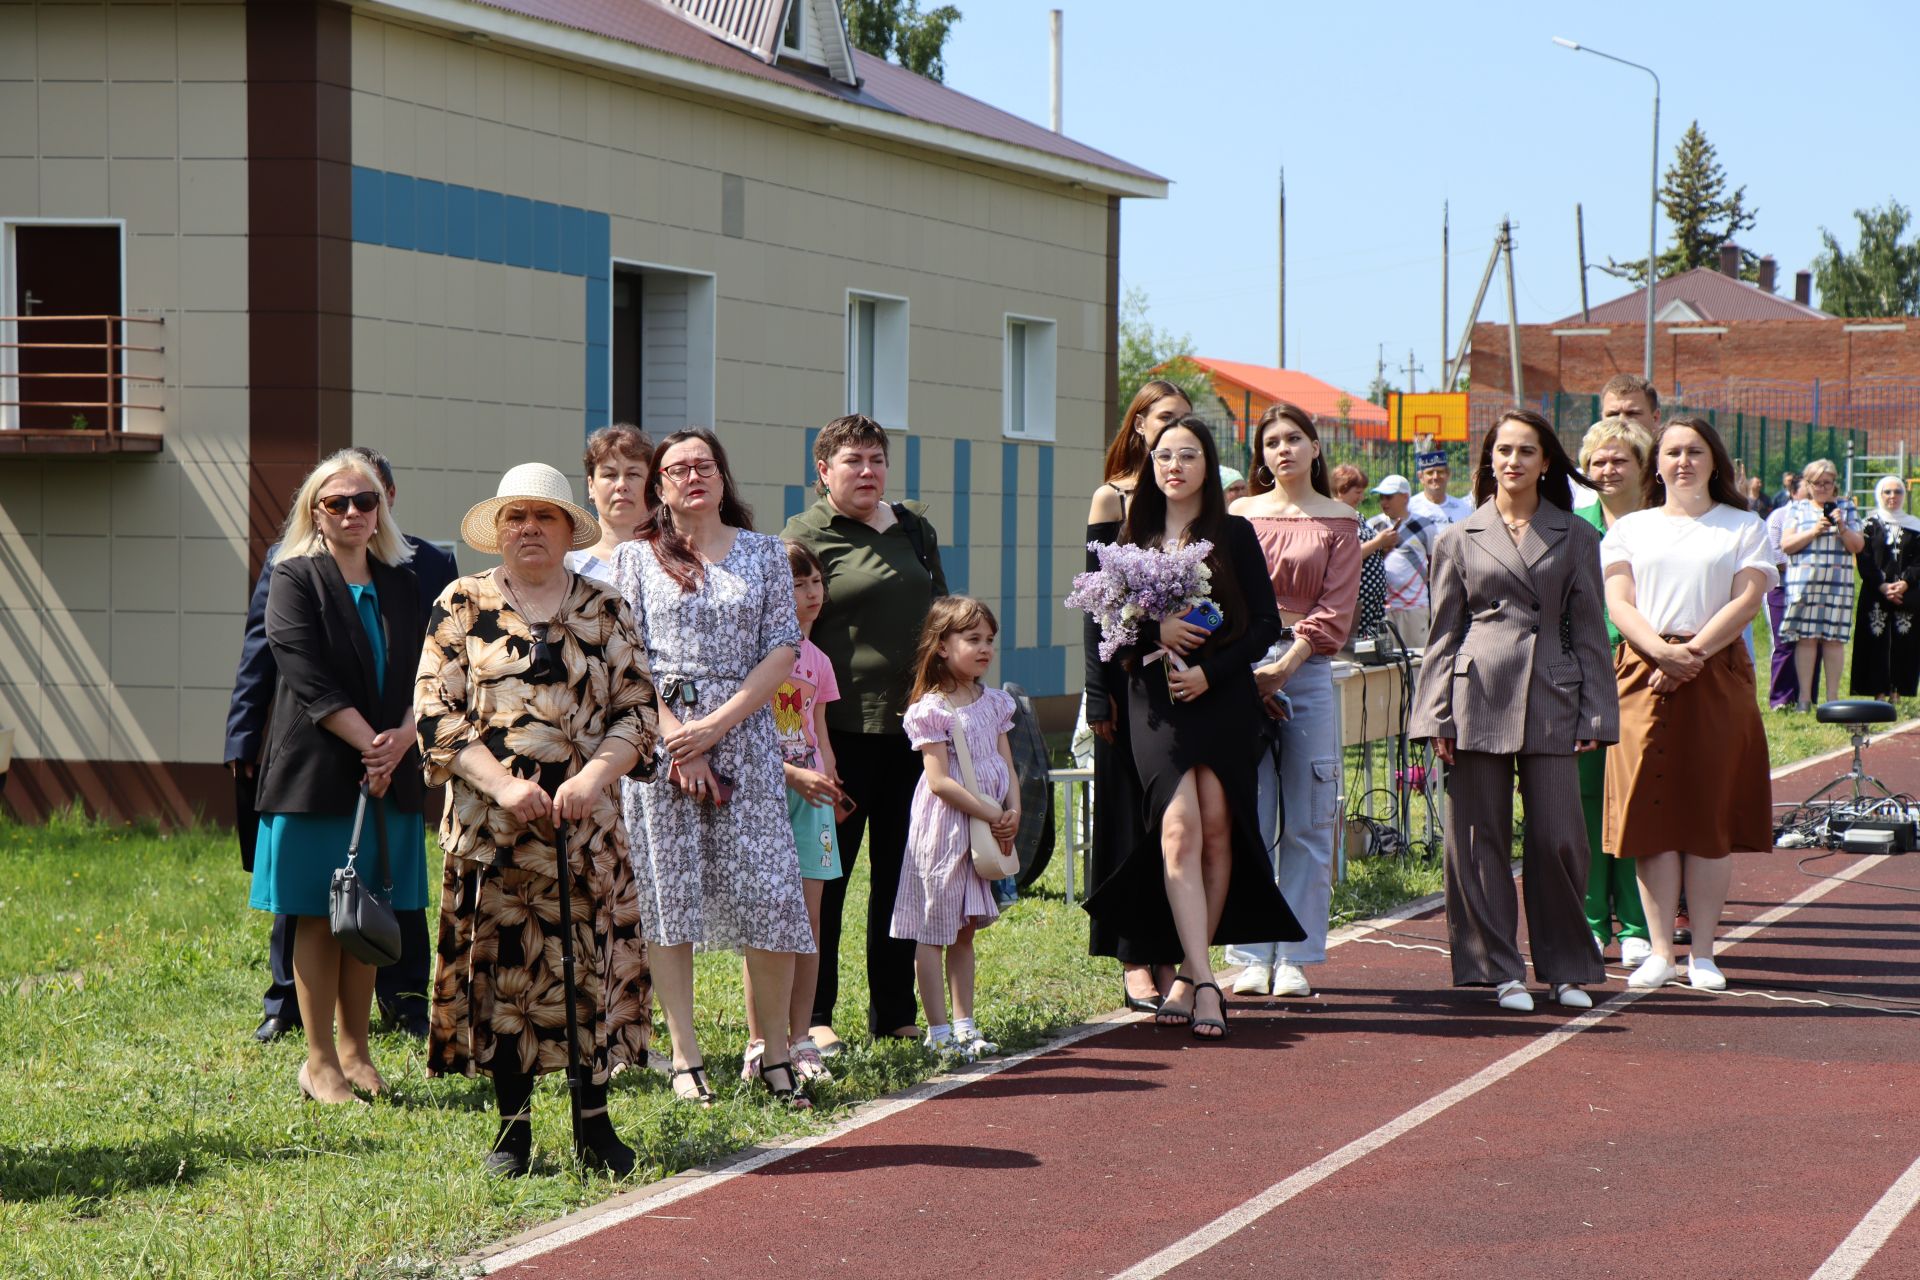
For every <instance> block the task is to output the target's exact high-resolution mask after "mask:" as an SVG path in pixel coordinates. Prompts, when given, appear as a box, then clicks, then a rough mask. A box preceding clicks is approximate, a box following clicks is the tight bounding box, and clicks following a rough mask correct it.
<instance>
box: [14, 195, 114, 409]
mask: <svg viewBox="0 0 1920 1280" xmlns="http://www.w3.org/2000/svg"><path fill="white" fill-rule="evenodd" d="M15 227H117V228H118V229H119V231H120V307H119V309H118V310H117V311H115V312H114V313H113V314H115V315H117V316H124V315H131V314H132V313H131V312H129V311H128V310H127V220H126V219H125V218H4V217H0V315H9V316H10V315H12V314H13V307H14V302H13V296H14V293H15V280H16V275H15V272H16V269H17V264H16V261H15V257H14V254H15V252H16V245H15V242H14V234H13V231H14V228H15ZM121 340H122V341H123V342H124V341H126V339H124V338H123V339H121ZM18 341H20V326H19V325H17V324H15V323H14V322H13V321H11V320H8V321H0V343H7V344H12V343H16V342H18ZM126 364H127V362H126V361H125V360H122V361H121V362H120V371H121V372H122V373H124V372H126ZM19 372H20V351H19V348H17V347H15V346H12V345H6V346H0V400H18V399H20V398H21V396H20V379H19V377H18V376H17V375H18V374H19ZM122 385H123V388H124V384H122ZM120 394H121V398H122V399H124V398H125V395H124V390H122V391H121V393H120ZM127 412H128V411H127V410H126V409H125V408H122V409H121V410H120V414H119V422H118V423H116V424H115V425H114V427H113V428H112V429H113V430H115V431H125V430H127ZM19 429H20V408H19V406H18V405H12V404H7V405H0V431H18V430H19Z"/></svg>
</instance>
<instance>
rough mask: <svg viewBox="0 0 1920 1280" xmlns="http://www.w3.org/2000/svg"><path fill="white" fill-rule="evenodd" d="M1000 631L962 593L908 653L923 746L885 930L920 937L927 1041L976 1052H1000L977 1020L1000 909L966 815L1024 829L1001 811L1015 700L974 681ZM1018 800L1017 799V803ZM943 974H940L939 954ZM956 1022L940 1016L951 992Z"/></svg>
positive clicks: (1008, 779) (1009, 837) (998, 833)
mask: <svg viewBox="0 0 1920 1280" xmlns="http://www.w3.org/2000/svg"><path fill="white" fill-rule="evenodd" d="M999 631H1000V624H999V623H998V622H996V621H995V620H994V616H993V611H992V610H991V609H989V608H987V606H986V605H984V604H982V603H980V601H978V600H975V599H972V598H971V597H968V596H945V597H942V598H941V599H939V600H935V601H934V602H933V608H932V609H931V610H929V611H928V613H927V624H926V629H925V630H924V631H922V632H921V633H920V648H919V651H918V652H917V653H916V654H915V656H914V664H913V691H912V693H910V694H909V695H908V703H909V705H908V707H907V712H906V715H905V716H904V717H903V718H902V722H903V724H904V725H905V727H906V731H907V738H908V740H909V741H911V742H912V743H913V745H914V746H916V747H918V748H919V749H920V753H921V755H922V756H923V757H924V758H925V761H926V770H925V772H924V773H923V774H922V775H921V778H920V783H919V785H918V786H916V787H915V788H914V790H913V810H912V818H911V821H910V824H909V826H908V829H907V854H906V862H905V865H904V866H903V867H902V868H901V873H900V892H899V895H898V896H897V897H895V898H894V902H893V922H892V926H891V928H890V929H889V932H890V933H892V935H893V936H894V937H896V938H907V939H911V940H913V941H914V942H917V943H919V944H920V946H919V949H918V950H917V951H916V952H915V953H914V971H915V974H916V976H917V977H918V978H919V982H920V1001H921V1003H922V1004H924V1005H925V1006H926V1008H927V1040H926V1043H927V1047H928V1048H930V1049H932V1050H934V1051H935V1052H937V1053H951V1054H955V1055H957V1056H960V1057H963V1058H969V1059H971V1058H977V1057H981V1056H984V1055H987V1054H993V1053H998V1052H999V1046H998V1045H996V1044H994V1043H992V1042H991V1041H989V1040H987V1039H985V1038H984V1037H982V1036H981V1034H980V1032H979V1029H978V1028H977V1027H976V1026H975V1025H974V1021H973V935H974V932H975V930H978V929H982V928H985V927H986V926H987V925H990V924H992V923H993V922H994V921H995V920H996V919H998V918H999V915H1000V912H999V909H998V908H997V907H995V906H994V902H993V889H992V887H991V886H990V885H989V884H988V883H987V882H986V881H985V880H983V879H981V878H980V877H979V876H978V875H976V874H975V873H974V870H973V859H972V857H971V856H970V854H969V853H968V848H967V846H968V829H967V828H968V822H967V820H968V818H969V817H977V818H982V819H984V820H986V821H987V822H988V823H990V824H991V825H992V827H993V835H994V838H995V839H996V840H998V841H999V842H1000V845H1001V847H1002V848H1010V847H1011V846H1012V844H1013V835H1014V832H1015V831H1017V830H1018V829H1019V827H1020V810H1019V809H1018V808H1017V807H1014V808H1003V807H1002V806H1003V805H1005V804H1007V803H1009V801H1008V797H1009V796H1013V797H1017V796H1018V795H1019V792H1018V791H1017V790H1015V789H1014V787H1013V780H1014V779H1013V752H1012V750H1011V748H1009V747H1008V746H1007V730H1008V729H1010V728H1012V727H1013V698H1012V697H1011V696H1010V695H1009V694H1007V693H1006V692H1005V691H1003V690H1000V689H989V688H986V687H985V686H983V685H982V684H981V683H980V677H982V676H983V675H985V674H986V672H987V667H988V666H989V665H990V664H991V663H992V662H993V641H994V637H995V636H996V635H997V634H998V633H999ZM956 733H965V734H966V742H967V747H968V751H969V755H970V757H971V760H972V764H973V772H974V783H975V785H976V786H978V787H979V788H980V791H981V792H982V793H984V794H982V795H975V794H974V793H972V792H970V791H968V790H967V788H966V786H965V785H964V784H963V783H962V782H961V781H960V764H959V759H958V757H957V755H956V754H955V752H954V749H953V742H954V735H955V734H956ZM1016 803H1017V802H1016ZM943 950H944V952H945V953H946V954H945V957H944V959H945V962H946V963H945V974H944V977H943V975H942V972H941V970H942V965H941V961H942V955H941V952H942V951H943ZM949 988H951V990H952V993H953V1014H954V1017H953V1022H952V1023H951V1024H949V1023H948V1022H947V1016H946V1009H947V992H948V989H949Z"/></svg>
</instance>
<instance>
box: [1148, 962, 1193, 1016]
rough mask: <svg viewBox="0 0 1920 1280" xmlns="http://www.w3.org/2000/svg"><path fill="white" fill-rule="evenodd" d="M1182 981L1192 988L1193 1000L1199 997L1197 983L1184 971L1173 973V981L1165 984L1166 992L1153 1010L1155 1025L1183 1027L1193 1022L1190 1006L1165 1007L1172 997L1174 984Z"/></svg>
mask: <svg viewBox="0 0 1920 1280" xmlns="http://www.w3.org/2000/svg"><path fill="white" fill-rule="evenodd" d="M1182 982H1184V983H1186V984H1187V985H1188V986H1189V987H1192V988H1193V998H1194V999H1195V1000H1198V999H1199V998H1200V988H1199V985H1198V984H1197V983H1195V982H1194V980H1193V979H1192V978H1189V977H1188V976H1187V975H1186V974H1184V973H1176V974H1174V975H1173V981H1172V982H1169V983H1168V984H1167V994H1166V995H1165V996H1164V997H1162V999H1161V1001H1160V1004H1159V1007H1158V1008H1156V1009H1155V1010H1154V1011H1153V1021H1154V1025H1155V1026H1161V1027H1184V1026H1187V1025H1189V1024H1191V1023H1192V1022H1193V1010H1192V1009H1191V1008H1186V1009H1169V1008H1167V1001H1168V1000H1171V999H1173V988H1174V986H1175V985H1176V984H1178V983H1182Z"/></svg>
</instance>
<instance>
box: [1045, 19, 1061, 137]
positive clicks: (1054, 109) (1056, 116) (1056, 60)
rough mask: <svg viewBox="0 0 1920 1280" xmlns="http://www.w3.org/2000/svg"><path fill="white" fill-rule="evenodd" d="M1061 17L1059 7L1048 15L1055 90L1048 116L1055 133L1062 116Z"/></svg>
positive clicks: (1053, 86)
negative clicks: (1051, 37) (1051, 39)
mask: <svg viewBox="0 0 1920 1280" xmlns="http://www.w3.org/2000/svg"><path fill="white" fill-rule="evenodd" d="M1061 19H1062V15H1061V12H1060V10H1058V9H1055V10H1054V11H1053V12H1052V13H1051V14H1050V15H1049V16H1048V19H1047V26H1048V28H1049V29H1050V31H1051V34H1052V36H1053V41H1052V45H1053V49H1052V53H1053V58H1052V61H1053V66H1052V71H1053V78H1052V84H1051V87H1052V90H1053V92H1052V94H1051V95H1050V96H1051V97H1052V99H1053V101H1052V103H1051V110H1050V111H1049V112H1048V117H1049V119H1050V120H1051V121H1052V123H1053V131H1054V132H1055V133H1059V132H1060V127H1061V122H1060V116H1061V101H1060V97H1061V74H1060V40H1061V35H1060V25H1061Z"/></svg>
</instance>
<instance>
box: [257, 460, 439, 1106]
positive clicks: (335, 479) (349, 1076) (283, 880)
mask: <svg viewBox="0 0 1920 1280" xmlns="http://www.w3.org/2000/svg"><path fill="white" fill-rule="evenodd" d="M411 555H412V552H411V550H410V549H409V548H408V546H407V543H406V540H405V539H404V538H402V537H401V535H400V530H399V528H398V527H397V526H396V525H395V524H394V522H393V514H392V512H391V511H389V510H388V509H387V498H386V489H385V487H384V486H382V485H381V483H380V478H379V476H378V475H377V474H375V472H374V469H373V467H372V465H371V464H370V463H368V462H367V460H366V459H365V458H363V457H361V456H360V455H359V454H357V453H355V452H353V451H352V450H344V451H342V452H340V453H336V454H334V455H333V456H332V457H330V458H328V459H327V460H326V461H324V462H322V463H321V464H320V465H319V466H317V467H315V468H314V469H313V471H312V472H311V473H310V474H309V475H308V476H307V478H306V480H305V481H303V482H302V483H301V485H300V491H299V492H298V493H297V494H295V495H294V499H293V506H292V509H291V510H290V511H289V512H288V514H287V524H286V530H285V532H284V534H283V535H282V540H281V544H280V555H279V558H278V559H277V560H276V561H275V563H274V567H273V577H272V580H271V583H270V585H269V587H268V594H267V644H268V645H269V646H270V647H271V648H272V650H273V658H274V662H275V664H276V666H277V669H278V671H279V679H278V681H277V682H276V684H275V686H274V692H273V702H272V706H271V708H270V710H269V711H268V713H267V732H266V735H265V739H266V746H265V750H264V751H263V752H262V753H261V757H260V767H259V773H258V775H257V781H256V784H255V785H256V788H257V790H256V793H255V794H256V799H255V808H256V809H257V810H258V811H259V814H260V829H259V834H258V836H257V838H256V844H255V850H254V862H253V892H252V896H251V898H250V905H251V906H253V907H254V908H255V909H257V910H260V911H268V912H273V913H275V914H280V915H287V916H294V917H305V918H304V919H302V920H300V922H299V924H298V925H297V926H296V928H295V930H294V943H293V986H294V994H295V996H296V997H297V999H298V1000H299V1003H300V1017H301V1021H302V1022H303V1023H304V1024H305V1026H306V1029H307V1057H306V1061H305V1062H304V1063H302V1064H301V1067H300V1073H299V1085H300V1092H301V1094H302V1095H303V1096H304V1097H307V1098H311V1099H313V1100H314V1101H315V1102H329V1103H332V1102H352V1101H353V1100H354V1094H355V1091H356V1090H357V1091H359V1092H361V1093H367V1094H380V1093H383V1092H385V1090H386V1081H385V1080H383V1079H381V1077H380V1072H379V1071H378V1070H377V1069H376V1068H375V1067H374V1065H373V1058H372V1055H371V1052H370V1050H369V1048H368V1045H367V1024H368V1020H369V1017H370V1014H371V1009H372V1003H373V980H374V968H373V966H372V965H369V964H366V963H363V962H362V961H360V960H357V959H355V958H354V957H353V956H351V955H349V954H347V953H346V952H345V951H342V950H341V949H340V944H339V943H338V942H337V941H335V940H334V936H333V932H332V930H331V929H329V928H328V926H327V905H328V902H327V900H328V892H329V887H330V886H331V884H332V881H333V872H334V870H335V869H336V868H338V867H343V866H345V865H346V861H347V846H348V845H349V844H350V843H351V841H352V838H353V830H354V813H355V810H356V808H357V807H358V804H359V800H360V790H361V788H362V787H363V786H364V787H365V788H366V789H367V791H368V793H369V794H370V795H372V796H375V797H379V798H380V803H379V805H378V806H377V807H376V806H374V805H371V804H370V805H369V806H368V810H369V811H368V815H367V825H366V828H365V835H364V838H363V840H362V842H361V856H360V858H359V859H358V863H357V870H358V872H359V874H360V875H361V876H362V877H363V878H364V879H366V880H368V881H370V882H372V883H374V884H379V883H381V882H382V877H381V875H380V873H379V872H378V871H377V870H376V867H377V866H378V862H379V856H380V855H379V851H380V849H381V847H382V846H383V845H384V847H385V851H386V858H387V865H388V868H389V870H390V872H391V874H392V877H393V891H392V897H391V901H392V905H393V907H394V910H396V911H401V912H405V911H419V910H421V909H422V908H424V907H425V906H426V905H427V886H426V879H427V862H426V845H425V840H424V832H423V829H422V819H421V816H420V802H421V790H422V789H421V786H420V772H419V759H418V757H417V756H416V755H415V752H414V740H415V734H414V722H413V713H412V711H410V710H409V709H408V706H407V692H408V690H407V674H408V669H409V667H410V666H411V664H412V662H413V659H414V655H415V654H417V653H419V652H420V630H421V623H420V619H421V611H420V607H419V603H418V601H417V600H416V598H415V594H414V580H413V575H412V574H411V573H408V572H407V570H406V569H405V567H404V565H405V563H406V561H407V560H408V558H409V557H410V556H411ZM376 828H378V830H377V831H376ZM336 1034H337V1035H338V1040H337V1041H336V1039H335V1036H336Z"/></svg>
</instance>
